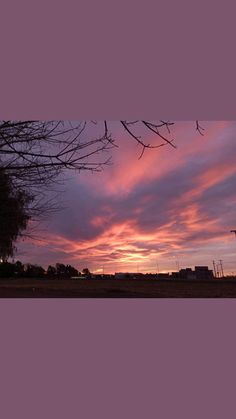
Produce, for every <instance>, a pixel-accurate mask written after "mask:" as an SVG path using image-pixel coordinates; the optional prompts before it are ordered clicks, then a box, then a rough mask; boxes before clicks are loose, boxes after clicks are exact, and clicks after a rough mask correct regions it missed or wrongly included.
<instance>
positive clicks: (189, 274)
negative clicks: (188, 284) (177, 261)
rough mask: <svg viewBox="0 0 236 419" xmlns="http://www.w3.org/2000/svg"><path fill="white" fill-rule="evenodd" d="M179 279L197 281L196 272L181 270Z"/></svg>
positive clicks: (189, 269) (190, 269)
mask: <svg viewBox="0 0 236 419" xmlns="http://www.w3.org/2000/svg"><path fill="white" fill-rule="evenodd" d="M179 278H180V279H190V280H193V279H196V272H194V271H193V270H192V268H185V269H180V271H179Z"/></svg>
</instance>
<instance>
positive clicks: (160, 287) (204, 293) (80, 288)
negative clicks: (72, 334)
mask: <svg viewBox="0 0 236 419" xmlns="http://www.w3.org/2000/svg"><path fill="white" fill-rule="evenodd" d="M235 297H236V281H226V280H221V281H219V280H217V281H213V280H212V281H201V282H200V281H196V280H195V281H173V280H172V281H170V280H169V281H165V280H97V279H96V280H91V279H90V280H70V279H66V280H55V279H53V280H48V279H1V280H0V298H235Z"/></svg>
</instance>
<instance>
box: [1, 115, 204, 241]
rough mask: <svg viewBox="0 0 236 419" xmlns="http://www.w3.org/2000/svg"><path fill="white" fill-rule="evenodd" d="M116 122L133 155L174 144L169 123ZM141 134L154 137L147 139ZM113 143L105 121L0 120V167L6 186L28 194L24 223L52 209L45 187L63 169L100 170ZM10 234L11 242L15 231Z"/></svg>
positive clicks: (57, 179) (55, 181)
mask: <svg viewBox="0 0 236 419" xmlns="http://www.w3.org/2000/svg"><path fill="white" fill-rule="evenodd" d="M120 124H121V126H122V127H123V129H124V132H125V133H126V134H127V139H130V140H132V141H134V142H135V143H136V144H137V145H138V146H139V147H140V155H139V158H141V157H142V156H143V154H144V151H145V150H146V149H157V148H159V147H163V146H165V145H167V146H170V147H173V148H176V144H175V141H174V138H173V135H172V131H173V126H174V122H170V121H164V120H160V121H158V122H155V121H146V120H145V121H144V120H143V121H136V120H135V121H127V120H126V121H120ZM93 126H95V130H93V129H92V128H93ZM195 128H196V130H197V131H198V132H199V133H200V134H201V135H203V130H204V128H202V127H201V126H200V124H199V122H198V121H196V127H195ZM147 133H149V134H150V133H151V134H152V136H153V137H154V139H155V140H156V141H155V142H152V143H147V142H146V138H147V137H148V136H147ZM114 147H118V141H117V140H116V139H115V138H114V136H113V133H112V127H111V129H110V123H109V122H108V121H99V122H96V121H89V122H87V121H82V122H71V121H0V171H1V173H2V174H4V176H7V178H8V179H10V182H11V188H12V189H14V188H15V190H16V191H18V192H19V193H21V194H22V196H25V197H26V196H28V197H30V199H28V200H27V199H26V200H25V204H26V203H27V206H25V207H24V208H22V210H24V211H25V215H26V218H25V220H27V221H29V220H30V219H32V218H38V217H39V216H41V215H43V214H45V213H47V212H48V211H52V210H55V209H56V207H57V205H56V201H55V199H54V198H52V197H49V194H48V193H47V191H48V190H50V191H51V190H52V188H53V187H54V185H55V184H57V182H59V181H60V179H61V175H62V173H64V171H65V170H73V171H77V172H81V171H91V172H94V171H100V170H102V169H103V167H104V166H106V165H107V164H109V163H110V160H111V156H110V153H111V149H113V148H114ZM24 194H25V195H24ZM15 196H17V195H16V194H15ZM1 205H2V207H3V205H4V204H1V202H0V207H1ZM0 209H1V208H0ZM26 224H27V222H25V224H24V226H25V228H26ZM22 229H23V224H22V226H21V229H20V230H21V231H22ZM12 237H14V238H13V239H14V240H15V238H16V237H17V234H15V235H14V236H12ZM13 239H12V240H13Z"/></svg>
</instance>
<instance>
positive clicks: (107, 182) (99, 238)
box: [16, 121, 236, 274]
mask: <svg viewBox="0 0 236 419" xmlns="http://www.w3.org/2000/svg"><path fill="white" fill-rule="evenodd" d="M201 126H203V127H204V136H201V135H200V134H199V133H198V132H196V129H195V123H194V122H191V121H189V122H176V123H175V125H174V127H173V128H171V134H170V136H171V138H172V137H173V138H174V139H175V144H176V146H177V148H176V149H174V148H173V147H171V146H169V145H166V146H164V147H160V148H157V149H152V150H146V151H145V153H144V155H143V156H142V158H141V159H139V156H140V151H141V150H140V148H139V147H138V146H137V144H136V143H135V142H134V141H133V140H132V139H131V138H130V137H128V135H127V133H125V132H124V129H123V127H121V126H120V124H118V123H115V122H110V123H109V129H110V130H111V131H112V134H113V137H115V138H116V141H117V144H118V145H119V147H118V148H114V149H113V150H112V151H111V154H112V164H110V165H108V166H105V167H104V170H103V171H102V172H99V173H85V172H81V173H80V174H73V175H72V174H71V173H70V174H69V175H68V176H69V177H68V176H67V177H68V179H67V180H65V183H64V187H63V189H64V191H63V192H62V195H61V199H62V200H63V206H64V209H62V210H61V211H60V212H58V213H56V214H54V215H53V216H51V217H50V218H49V219H48V220H46V221H44V222H42V224H41V226H40V229H41V232H40V233H39V238H40V240H31V239H27V240H24V241H23V242H22V241H20V242H19V243H18V244H17V247H18V253H17V255H16V258H18V259H20V260H21V261H22V262H24V263H35V264H39V265H42V266H43V267H44V268H47V266H48V265H49V264H51V265H55V264H56V263H57V262H60V263H64V264H71V265H73V266H74V267H76V268H77V269H78V270H80V271H81V270H82V269H83V268H85V267H88V268H89V269H90V270H91V271H92V272H94V273H103V272H104V273H114V272H150V273H155V272H172V271H176V270H178V268H179V267H180V268H185V267H192V268H194V266H196V265H207V266H209V268H210V269H212V261H213V260H215V261H216V262H218V261H219V260H222V261H223V268H224V271H225V273H227V274H231V273H232V272H235V273H236V239H235V237H234V235H233V234H232V233H230V230H231V229H236V211H235V209H236V164H235V161H236V159H235V157H236V122H229V121H226V122H224V121H219V122H207V121H203V122H201ZM144 139H145V141H146V142H147V143H150V144H154V141H156V139H155V138H154V137H153V136H152V135H151V133H150V132H149V133H148V132H144Z"/></svg>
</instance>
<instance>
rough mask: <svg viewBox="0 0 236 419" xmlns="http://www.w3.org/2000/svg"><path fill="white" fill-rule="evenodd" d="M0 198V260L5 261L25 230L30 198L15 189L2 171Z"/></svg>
mask: <svg viewBox="0 0 236 419" xmlns="http://www.w3.org/2000/svg"><path fill="white" fill-rule="evenodd" d="M0 197H1V200H0V259H1V260H2V261H6V260H7V258H8V256H12V255H13V253H14V246H13V243H14V242H15V240H16V239H17V237H18V236H20V235H21V234H22V231H24V230H25V229H26V226H27V223H28V221H29V219H30V215H29V212H28V206H29V204H30V202H31V200H32V198H31V196H30V195H29V194H27V193H26V192H25V191H22V190H20V189H15V188H14V186H13V184H12V182H11V179H10V178H9V176H8V175H6V173H4V171H3V170H2V169H0Z"/></svg>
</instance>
